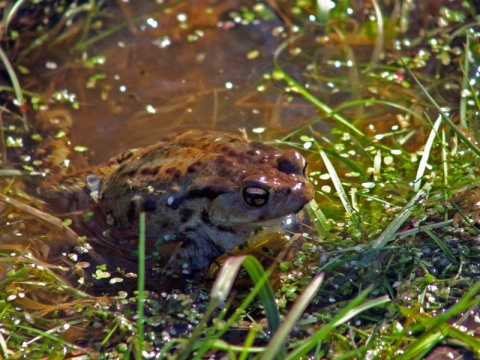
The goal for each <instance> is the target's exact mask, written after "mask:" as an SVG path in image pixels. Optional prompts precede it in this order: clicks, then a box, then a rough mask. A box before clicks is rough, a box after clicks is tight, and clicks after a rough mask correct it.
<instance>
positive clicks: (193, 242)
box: [165, 238, 225, 278]
mask: <svg viewBox="0 0 480 360" xmlns="http://www.w3.org/2000/svg"><path fill="white" fill-rule="evenodd" d="M224 253H225V250H224V249H222V248H220V247H219V246H217V245H215V244H214V243H213V242H212V241H211V240H210V239H198V238H197V239H185V240H183V244H182V246H180V248H179V249H178V251H177V252H176V254H175V255H174V256H173V257H172V258H171V259H170V260H169V262H168V264H167V266H166V267H165V271H166V272H169V271H172V270H173V272H175V273H178V274H184V275H191V276H194V277H196V278H197V277H203V276H204V275H206V273H207V271H208V269H209V267H210V264H211V263H212V262H213V261H214V260H215V259H216V258H217V257H219V256H220V255H222V254H224Z"/></svg>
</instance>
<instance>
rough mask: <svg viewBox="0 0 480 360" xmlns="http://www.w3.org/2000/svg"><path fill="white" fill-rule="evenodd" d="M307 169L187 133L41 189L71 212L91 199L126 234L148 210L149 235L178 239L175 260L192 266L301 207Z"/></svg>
mask: <svg viewBox="0 0 480 360" xmlns="http://www.w3.org/2000/svg"><path fill="white" fill-rule="evenodd" d="M305 169H306V163H305V160H304V158H303V157H302V156H301V155H300V154H299V153H298V152H297V151H295V150H292V149H291V150H279V149H277V148H275V147H272V146H268V145H265V144H262V143H259V142H246V141H244V140H241V139H240V138H238V137H236V136H233V135H227V134H224V133H219V132H205V131H189V132H186V133H183V134H181V135H180V136H178V137H175V138H173V139H172V140H171V141H168V142H163V143H160V144H156V145H153V146H150V147H146V148H142V149H137V150H132V151H129V152H127V153H125V154H123V155H121V156H119V157H117V158H114V159H112V160H110V161H109V162H107V163H106V164H103V165H100V166H98V167H95V168H90V169H87V170H85V171H81V172H77V173H75V174H71V175H67V176H64V177H61V178H60V180H58V178H57V179H55V178H54V177H52V180H50V183H53V182H57V185H56V186H43V187H42V189H40V190H39V191H40V193H41V194H42V195H43V196H44V197H46V198H50V199H56V200H60V201H61V203H62V204H63V207H64V208H65V209H67V208H68V209H69V210H68V211H75V210H85V209H88V208H89V207H91V205H92V204H95V206H96V207H97V209H96V214H97V213H100V214H102V213H103V217H104V219H106V221H104V222H103V225H102V226H103V227H106V226H108V225H110V226H111V227H112V229H114V231H115V234H116V235H115V236H116V237H118V236H119V234H120V236H121V237H123V238H125V239H136V238H137V237H138V233H139V214H140V213H141V212H145V213H146V236H147V238H148V239H151V240H156V239H159V238H163V240H164V241H165V242H182V245H181V247H180V249H179V251H178V253H177V254H176V256H175V260H180V261H184V262H185V264H186V266H187V267H188V270H190V271H197V270H205V269H207V268H208V266H209V265H210V264H211V262H212V261H213V260H214V259H215V258H216V257H217V256H219V255H221V254H223V253H225V252H228V251H230V250H232V249H234V248H235V247H236V246H238V245H239V244H240V243H241V242H242V241H243V240H244V239H245V237H246V236H248V235H249V234H250V233H251V232H252V231H253V230H254V229H255V228H257V227H258V226H262V225H269V224H278V223H280V222H281V221H282V220H283V219H285V218H286V217H287V216H288V215H290V214H294V213H297V212H299V211H300V210H301V209H302V208H303V207H304V206H305V205H306V204H307V203H308V202H309V201H310V200H311V199H312V197H313V187H312V185H311V184H310V183H309V182H308V180H307V178H306V176H305ZM72 204H74V205H72ZM96 216H97V215H96ZM107 224H108V225H107ZM102 226H100V228H97V229H96V230H94V232H97V235H98V233H101V232H102V231H103V230H105V229H104V228H102ZM110 236H111V237H112V235H110ZM109 241H112V239H110V240H109Z"/></svg>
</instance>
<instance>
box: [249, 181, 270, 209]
mask: <svg viewBox="0 0 480 360" xmlns="http://www.w3.org/2000/svg"><path fill="white" fill-rule="evenodd" d="M268 195H269V194H268V191H267V190H265V189H264V188H261V187H258V186H248V187H246V188H244V189H243V199H244V200H245V202H246V203H247V204H248V205H250V206H253V207H262V206H264V205H265V204H266V203H267V201H268Z"/></svg>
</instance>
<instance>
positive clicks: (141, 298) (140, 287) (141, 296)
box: [135, 212, 145, 359]
mask: <svg viewBox="0 0 480 360" xmlns="http://www.w3.org/2000/svg"><path fill="white" fill-rule="evenodd" d="M137 291H138V294H137V316H138V318H137V338H136V341H137V343H136V347H135V355H136V357H137V358H138V359H141V358H142V351H143V340H144V339H143V336H144V335H143V334H144V328H143V322H144V307H145V213H144V212H141V213H140V233H139V241H138V281H137Z"/></svg>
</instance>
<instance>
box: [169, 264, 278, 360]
mask: <svg viewBox="0 0 480 360" xmlns="http://www.w3.org/2000/svg"><path fill="white" fill-rule="evenodd" d="M242 267H243V268H244V269H245V270H246V271H247V272H248V274H249V275H250V277H251V279H252V281H253V283H254V284H255V289H254V291H258V294H259V297H260V300H261V302H262V304H263V307H264V310H265V316H266V318H267V321H268V326H269V329H270V332H271V333H272V334H275V332H276V331H277V329H278V328H279V327H280V324H281V321H280V314H279V312H278V307H277V303H276V300H275V294H274V292H273V289H272V287H271V285H270V283H269V282H268V281H267V280H268V276H269V272H266V271H265V270H264V269H263V267H262V265H261V264H260V262H259V261H258V260H257V259H256V258H255V257H253V256H251V255H245V256H234V257H230V258H228V259H227V260H226V261H225V263H224V264H223V265H222V267H221V269H220V272H219V274H218V275H217V278H216V280H215V283H214V284H213V286H212V290H211V292H210V297H211V300H210V302H209V304H208V307H207V310H206V311H205V314H204V316H203V317H202V320H201V321H200V323H199V324H198V325H197V327H196V328H195V331H194V332H193V333H192V335H191V336H190V339H189V340H188V342H187V344H186V345H185V347H184V348H183V349H182V352H181V353H180V354H179V356H178V359H179V360H185V359H188V358H191V357H190V354H191V353H192V352H193V351H194V349H195V348H196V347H197V345H198V339H200V337H201V336H202V334H203V333H204V329H205V327H206V326H207V322H208V320H209V319H210V316H211V315H212V314H213V312H214V311H215V310H216V309H217V307H218V306H219V305H220V304H221V302H223V301H224V300H225V299H226V298H227V296H228V294H229V292H230V290H231V289H232V286H233V284H234V282H235V280H236V278H237V275H238V272H239V271H240V270H241V268H242ZM254 291H252V293H254V294H256V292H254ZM200 353H201V352H200ZM284 355H285V348H284V347H283V348H282V349H281V350H280V351H279V355H278V358H279V359H281V358H283V357H284Z"/></svg>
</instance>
